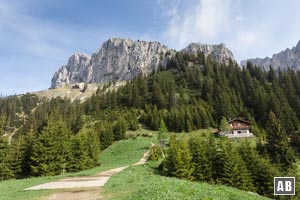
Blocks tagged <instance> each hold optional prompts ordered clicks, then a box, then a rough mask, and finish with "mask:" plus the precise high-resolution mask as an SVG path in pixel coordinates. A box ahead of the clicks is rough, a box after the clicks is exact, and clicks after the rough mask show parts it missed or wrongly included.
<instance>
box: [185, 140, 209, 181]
mask: <svg viewBox="0 0 300 200" xmlns="http://www.w3.org/2000/svg"><path fill="white" fill-rule="evenodd" d="M189 143H190V149H191V154H192V163H193V166H194V168H195V170H194V171H193V174H192V176H193V177H194V178H195V180H197V181H208V182H211V181H212V159H211V157H210V153H209V151H210V148H209V146H210V145H211V144H210V142H209V140H205V139H202V138H201V137H200V136H194V137H191V138H190V140H189Z"/></svg>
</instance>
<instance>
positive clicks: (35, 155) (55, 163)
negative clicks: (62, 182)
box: [30, 118, 71, 176]
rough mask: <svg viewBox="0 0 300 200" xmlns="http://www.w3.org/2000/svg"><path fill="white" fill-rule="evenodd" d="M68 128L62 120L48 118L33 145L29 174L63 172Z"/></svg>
mask: <svg viewBox="0 0 300 200" xmlns="http://www.w3.org/2000/svg"><path fill="white" fill-rule="evenodd" d="M70 135H71V134H70V130H69V129H68V128H67V125H66V124H65V123H64V122H63V121H62V120H59V119H58V120H54V119H52V118H51V119H49V121H48V124H47V126H45V127H44V129H43V131H42V133H41V134H40V135H39V137H38V138H37V141H36V143H34V145H33V152H32V156H31V157H30V159H31V174H32V175H33V176H52V175H57V174H61V173H63V172H64V170H65V168H66V164H67V158H68V157H69V153H70V148H69V138H70Z"/></svg>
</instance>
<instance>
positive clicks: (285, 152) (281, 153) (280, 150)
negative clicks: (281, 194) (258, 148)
mask: <svg viewBox="0 0 300 200" xmlns="http://www.w3.org/2000/svg"><path fill="white" fill-rule="evenodd" d="M266 132H267V144H266V150H267V152H268V154H269V156H270V159H271V160H272V162H274V163H277V164H280V165H282V167H283V168H285V169H287V168H288V167H289V166H291V165H292V163H294V162H295V155H294V152H293V150H292V149H291V147H290V145H289V138H288V135H287V134H286V132H285V129H284V128H283V127H282V125H281V122H280V120H279V119H277V117H276V116H275V114H274V113H273V112H270V114H269V120H268V122H267V125H266Z"/></svg>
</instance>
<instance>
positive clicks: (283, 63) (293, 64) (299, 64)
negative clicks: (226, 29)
mask: <svg viewBox="0 0 300 200" xmlns="http://www.w3.org/2000/svg"><path fill="white" fill-rule="evenodd" d="M247 61H250V62H251V63H252V64H253V65H256V66H259V67H261V68H262V69H264V70H269V67H270V66H272V68H273V69H275V70H278V69H279V68H280V69H287V68H290V69H293V70H300V40H299V41H298V43H297V45H296V46H294V47H292V48H291V49H290V48H287V49H285V50H283V51H280V52H279V53H275V54H273V55H272V57H271V58H270V57H265V58H250V59H246V60H242V61H241V65H242V66H246V65H247Z"/></svg>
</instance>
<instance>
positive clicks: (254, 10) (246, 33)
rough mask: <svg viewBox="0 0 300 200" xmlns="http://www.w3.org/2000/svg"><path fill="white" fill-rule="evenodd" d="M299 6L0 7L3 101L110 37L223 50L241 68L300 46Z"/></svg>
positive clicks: (43, 1) (153, 0)
mask: <svg viewBox="0 0 300 200" xmlns="http://www.w3.org/2000/svg"><path fill="white" fill-rule="evenodd" d="M299 7H300V1H298V0H276V1H274V0H252V1H246V0H127V1H125V0H107V1H105V0H0V71H1V75H0V94H1V93H2V94H5V95H8V94H15V93H17V94H18V93H24V92H29V91H37V90H43V89H47V88H49V87H50V83H51V78H52V75H53V73H54V72H55V71H56V70H57V69H58V68H59V67H60V66H61V65H63V64H65V63H66V62H67V59H68V58H69V57H70V56H71V54H73V53H74V52H84V53H87V54H92V53H93V52H94V51H96V50H97V49H98V48H99V47H100V45H101V44H102V43H103V42H104V41H105V40H107V39H108V38H111V37H121V38H125V37H126V38H132V39H143V40H148V41H160V42H161V43H163V44H166V45H167V46H168V47H170V48H173V49H177V50H180V49H181V48H184V47H185V46H187V45H188V44H189V43H191V42H201V43H209V44H219V43H225V44H226V46H227V47H228V48H229V49H230V50H232V52H233V54H234V56H235V58H236V59H237V60H238V61H240V60H243V59H246V58H252V57H266V56H272V54H273V53H277V52H279V51H281V50H284V49H286V48H292V47H293V46H295V45H296V44H297V42H298V41H299V40H300V12H299V11H298V10H299Z"/></svg>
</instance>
